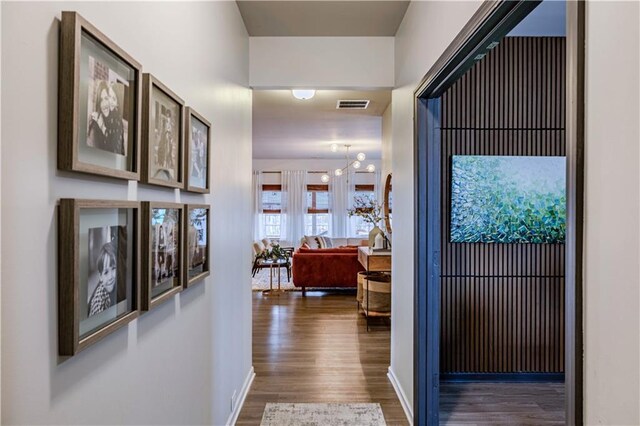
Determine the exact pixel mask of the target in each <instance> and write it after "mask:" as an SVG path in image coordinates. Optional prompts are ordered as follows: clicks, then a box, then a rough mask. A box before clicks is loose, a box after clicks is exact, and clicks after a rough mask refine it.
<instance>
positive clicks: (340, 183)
mask: <svg viewBox="0 0 640 426" xmlns="http://www.w3.org/2000/svg"><path fill="white" fill-rule="evenodd" d="M355 177H356V176H355V173H353V172H352V171H350V170H346V171H345V173H344V174H343V175H342V176H334V177H333V178H332V180H331V185H330V186H329V191H330V194H331V195H330V196H331V233H332V236H333V237H336V238H346V237H352V236H354V235H355V229H353V226H352V223H351V222H352V221H351V220H350V218H349V216H348V215H347V209H350V208H352V207H353V198H354V197H355V195H356V181H355Z"/></svg>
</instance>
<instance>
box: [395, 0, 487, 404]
mask: <svg viewBox="0 0 640 426" xmlns="http://www.w3.org/2000/svg"><path fill="white" fill-rule="evenodd" d="M480 4H481V2H480V1H462V2H441V1H436V2H411V3H410V4H409V8H408V10H407V13H406V14H405V18H404V21H402V24H401V26H400V29H399V30H398V33H397V34H396V46H395V67H396V73H395V74H396V88H395V89H394V90H393V93H392V100H391V106H392V123H393V149H392V169H393V243H392V245H393V265H392V268H393V278H392V280H393V292H392V318H391V327H392V329H391V370H392V373H393V374H394V375H395V376H396V378H397V381H398V383H399V385H400V387H401V390H402V392H404V394H405V395H406V399H407V403H408V404H409V405H410V406H412V405H413V253H414V250H413V245H414V238H413V236H414V225H413V206H414V203H413V191H414V183H413V179H414V178H413V107H414V96H413V92H414V90H415V89H416V88H417V86H418V83H419V82H420V80H421V79H422V77H423V76H424V75H425V74H426V72H427V71H428V70H429V68H430V67H431V66H432V65H433V63H434V62H435V61H436V60H437V59H438V58H439V57H440V55H441V54H442V52H443V51H444V50H445V49H446V48H447V46H448V45H449V43H451V41H452V40H453V38H454V37H455V36H456V35H457V34H458V32H460V30H461V29H462V27H463V26H464V25H465V24H466V23H467V21H468V20H469V18H471V16H472V15H473V13H474V12H475V11H476V10H477V9H478V7H479V6H480Z"/></svg>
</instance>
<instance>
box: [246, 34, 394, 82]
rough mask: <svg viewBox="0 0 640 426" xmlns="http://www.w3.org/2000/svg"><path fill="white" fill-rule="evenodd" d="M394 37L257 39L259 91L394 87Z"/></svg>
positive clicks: (254, 69)
mask: <svg viewBox="0 0 640 426" xmlns="http://www.w3.org/2000/svg"><path fill="white" fill-rule="evenodd" d="M393 40H394V38H393V37H251V38H250V46H251V53H250V55H251V61H250V62H251V73H250V81H251V87H253V88H267V89H275V88H287V89H288V88H292V87H302V88H304V87H309V88H314V89H321V88H322V89H341V88H346V89H358V88H363V89H373V88H392V87H393V84H394V68H393V48H394V41H393Z"/></svg>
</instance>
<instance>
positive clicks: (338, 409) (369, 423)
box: [260, 402, 386, 426]
mask: <svg viewBox="0 0 640 426" xmlns="http://www.w3.org/2000/svg"><path fill="white" fill-rule="evenodd" d="M260 425H261V426H294V425H295V426H385V425H386V423H385V421H384V415H383V414H382V408H381V407H380V404H378V403H353V404H342V403H332V404H302V403H287V404H282V403H277V404H276V403H270V402H269V403H267V405H266V407H265V408H264V413H263V415H262V422H261V423H260Z"/></svg>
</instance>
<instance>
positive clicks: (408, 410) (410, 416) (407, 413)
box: [387, 367, 413, 426]
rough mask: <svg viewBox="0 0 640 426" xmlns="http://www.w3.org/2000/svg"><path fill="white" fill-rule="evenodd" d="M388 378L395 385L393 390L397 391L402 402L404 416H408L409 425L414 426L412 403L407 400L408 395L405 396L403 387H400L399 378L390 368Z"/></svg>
mask: <svg viewBox="0 0 640 426" xmlns="http://www.w3.org/2000/svg"><path fill="white" fill-rule="evenodd" d="M387 377H388V378H389V381H390V382H391V384H392V385H393V389H394V390H395V391H396V395H398V399H399V400H400V405H402V409H403V410H404V415H405V416H407V420H408V421H409V425H410V426H413V408H412V407H411V403H409V400H408V399H407V395H405V393H404V391H403V390H402V387H401V386H400V382H398V378H397V377H396V375H395V373H394V372H393V370H392V369H391V367H389V372H388V373H387Z"/></svg>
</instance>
